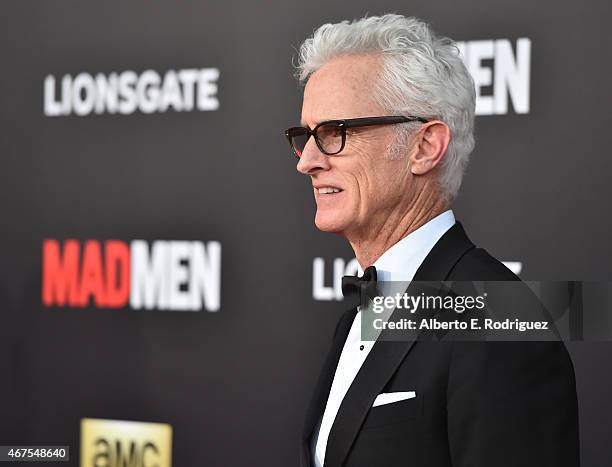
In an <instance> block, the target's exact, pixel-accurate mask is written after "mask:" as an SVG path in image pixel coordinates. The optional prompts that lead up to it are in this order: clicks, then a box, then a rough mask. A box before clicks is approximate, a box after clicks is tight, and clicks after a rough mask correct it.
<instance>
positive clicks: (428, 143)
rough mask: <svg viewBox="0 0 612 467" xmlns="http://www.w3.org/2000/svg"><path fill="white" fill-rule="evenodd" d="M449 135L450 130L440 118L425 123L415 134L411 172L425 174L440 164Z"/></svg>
mask: <svg viewBox="0 0 612 467" xmlns="http://www.w3.org/2000/svg"><path fill="white" fill-rule="evenodd" d="M451 137H452V135H451V130H450V128H449V127H448V125H447V124H446V123H444V122H442V121H440V120H432V121H430V122H428V123H425V124H424V125H423V127H422V128H421V129H420V130H419V131H418V133H417V134H416V142H415V149H414V152H413V154H412V161H411V162H412V164H411V168H410V170H411V172H412V173H413V174H414V175H425V174H426V173H427V172H429V171H431V170H433V169H434V168H435V167H436V166H437V165H438V164H440V162H442V159H443V158H444V155H445V154H446V149H447V148H448V145H449V143H450V141H451Z"/></svg>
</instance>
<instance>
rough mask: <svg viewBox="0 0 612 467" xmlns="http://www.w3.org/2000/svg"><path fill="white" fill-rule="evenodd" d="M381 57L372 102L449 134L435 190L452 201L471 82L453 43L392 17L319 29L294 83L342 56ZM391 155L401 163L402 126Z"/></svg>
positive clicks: (470, 134) (463, 154)
mask: <svg viewBox="0 0 612 467" xmlns="http://www.w3.org/2000/svg"><path fill="white" fill-rule="evenodd" d="M364 53H380V54H381V55H382V57H383V66H382V70H381V74H380V77H379V79H378V82H377V83H376V86H375V93H374V96H373V97H374V99H375V100H376V102H378V103H379V104H380V105H381V107H382V108H383V109H385V111H388V112H390V113H391V114H393V115H406V116H408V115H414V116H418V117H424V118H427V119H439V120H441V121H443V122H445V123H446V124H447V125H448V126H449V128H450V130H451V134H452V138H451V142H450V144H449V146H448V149H447V151H446V155H445V156H444V159H443V161H442V164H441V173H440V179H439V183H440V187H441V189H442V191H443V194H444V195H446V196H447V197H448V199H449V200H451V201H452V200H453V199H454V198H455V197H456V195H457V192H458V191H459V187H460V186H461V179H462V178H463V173H464V171H465V168H466V166H467V163H468V160H469V156H470V153H471V152H472V150H473V149H474V108H475V101H476V93H475V90H474V82H473V80H472V77H471V76H470V74H469V72H468V71H467V68H466V67H465V65H464V63H463V61H462V60H461V58H460V56H459V49H458V48H457V46H456V45H455V42H454V41H453V40H452V39H449V38H448V37H442V36H437V35H436V34H435V33H434V31H433V30H432V29H431V28H430V27H429V25H427V24H426V23H425V22H423V21H421V20H420V19H417V18H407V17H405V16H402V15H397V14H387V15H383V16H370V17H365V18H361V19H358V20H354V21H351V22H349V21H342V22H341V23H336V24H331V23H328V24H324V25H323V26H321V27H319V28H318V29H317V30H315V31H314V34H313V35H312V37H309V38H308V39H306V40H305V41H304V42H303V44H302V45H301V47H300V52H299V62H298V65H297V77H298V79H299V80H300V81H301V82H303V83H304V82H306V81H307V80H308V77H309V76H310V75H311V74H312V73H314V72H315V71H316V70H318V69H319V68H320V67H322V66H323V65H324V64H325V63H327V62H328V61H330V60H332V59H333V58H336V57H339V56H342V55H352V54H364ZM402 127H404V128H401V131H400V132H399V133H398V138H397V140H396V143H398V144H399V145H404V147H401V146H400V147H397V146H398V144H395V145H394V146H392V150H391V154H395V156H394V157H397V156H398V155H399V157H401V155H402V154H403V153H405V145H406V144H407V143H408V133H409V132H411V131H412V130H414V129H415V128H419V127H420V125H414V124H406V125H402Z"/></svg>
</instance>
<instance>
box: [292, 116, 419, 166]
mask: <svg viewBox="0 0 612 467" xmlns="http://www.w3.org/2000/svg"><path fill="white" fill-rule="evenodd" d="M407 122H421V123H427V122H428V120H427V119H425V118H422V117H412V116H410V117H404V116H402V115H395V116H388V117H363V118H350V119H348V120H328V121H325V122H321V123H319V124H318V125H317V126H315V127H314V128H313V129H312V130H311V129H310V128H308V127H303V126H297V127H293V128H288V129H287V130H285V137H286V138H287V141H289V145H290V146H291V148H292V149H293V152H294V154H295V155H296V156H297V157H298V158H300V157H302V152H303V151H304V147H305V146H306V143H307V142H308V140H309V139H310V137H311V136H314V139H315V142H316V143H317V146H318V148H319V150H320V151H321V152H322V153H323V154H327V155H328V156H333V155H336V154H338V153H339V152H341V151H342V150H343V149H344V144H345V143H346V129H347V128H359V127H364V126H374V125H395V124H397V123H407Z"/></svg>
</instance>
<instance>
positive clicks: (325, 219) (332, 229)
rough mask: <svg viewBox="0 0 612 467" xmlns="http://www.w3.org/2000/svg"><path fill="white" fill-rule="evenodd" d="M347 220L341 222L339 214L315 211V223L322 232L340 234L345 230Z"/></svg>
mask: <svg viewBox="0 0 612 467" xmlns="http://www.w3.org/2000/svg"><path fill="white" fill-rule="evenodd" d="M347 224H348V223H347V222H343V220H342V219H341V218H340V216H338V215H336V216H334V215H332V213H329V212H328V213H325V214H321V213H319V212H317V214H316V216H315V225H316V226H317V229H319V230H320V231H322V232H329V233H337V234H341V233H342V232H344V231H345V230H346V227H347Z"/></svg>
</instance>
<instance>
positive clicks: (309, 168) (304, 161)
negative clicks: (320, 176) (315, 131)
mask: <svg viewBox="0 0 612 467" xmlns="http://www.w3.org/2000/svg"><path fill="white" fill-rule="evenodd" d="M296 168H297V171H298V172H300V173H302V174H304V175H312V174H314V173H316V172H319V171H321V170H329V169H330V168H331V165H330V163H329V157H328V156H326V155H325V154H323V153H322V152H321V151H320V150H319V147H318V146H317V143H316V141H315V140H314V138H313V137H312V136H311V137H310V139H309V140H308V141H307V142H306V146H304V150H303V151H302V157H300V160H299V161H298V164H297V167H296Z"/></svg>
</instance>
